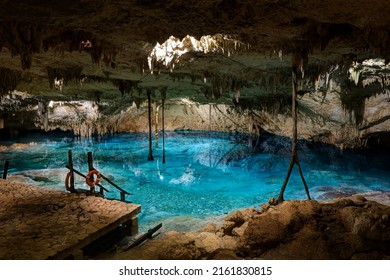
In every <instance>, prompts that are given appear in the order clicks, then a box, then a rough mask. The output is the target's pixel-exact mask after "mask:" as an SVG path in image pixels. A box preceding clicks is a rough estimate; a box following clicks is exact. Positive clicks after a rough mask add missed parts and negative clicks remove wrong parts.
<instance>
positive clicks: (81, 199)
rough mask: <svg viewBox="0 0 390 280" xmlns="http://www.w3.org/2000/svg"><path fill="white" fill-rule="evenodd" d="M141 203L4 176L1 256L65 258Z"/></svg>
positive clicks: (130, 217)
mask: <svg viewBox="0 0 390 280" xmlns="http://www.w3.org/2000/svg"><path fill="white" fill-rule="evenodd" d="M140 211H141V206H140V205H135V204H128V203H124V202H120V201H114V200H107V199H103V198H100V197H94V196H86V195H85V194H71V193H67V192H64V191H57V190H52V189H47V188H42V187H35V186H30V185H26V184H21V183H16V182H11V181H8V180H3V179H0V259H8V260H13V259H26V260H33V259H64V258H67V257H68V256H70V255H75V254H77V253H78V252H80V250H81V249H82V248H84V247H85V246H86V245H88V244H90V243H91V242H92V241H95V240H96V239H98V238H99V237H101V236H103V235H105V234H106V233H108V232H110V231H112V230H113V229H115V228H117V227H118V226H119V225H122V224H129V225H132V226H133V227H134V228H133V229H132V230H133V233H136V232H137V230H138V228H137V227H138V224H137V214H139V213H140Z"/></svg>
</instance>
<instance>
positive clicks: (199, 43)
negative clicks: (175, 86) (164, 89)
mask: <svg viewBox="0 0 390 280" xmlns="http://www.w3.org/2000/svg"><path fill="white" fill-rule="evenodd" d="M243 48H244V49H248V48H249V44H244V43H243V42H241V41H239V40H236V39H233V38H231V37H230V36H228V35H223V34H216V35H205V36H202V37H201V38H200V39H199V40H197V39H195V38H194V37H193V36H190V35H187V36H186V37H184V38H183V39H182V40H180V39H178V38H176V37H174V36H171V37H169V38H168V40H166V41H165V42H164V43H162V44H159V43H157V44H156V45H155V46H154V48H153V50H152V51H151V52H150V54H149V56H148V65H149V69H150V71H151V73H153V72H154V71H155V70H156V69H159V66H161V65H163V66H165V67H166V68H167V69H169V70H171V71H173V69H174V68H175V65H177V64H178V63H179V62H180V58H181V57H182V56H183V55H184V54H186V53H190V52H194V53H204V54H207V53H222V54H226V55H227V56H230V55H231V54H232V53H234V52H236V51H238V50H240V49H243Z"/></svg>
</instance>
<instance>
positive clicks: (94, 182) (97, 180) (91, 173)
mask: <svg viewBox="0 0 390 280" xmlns="http://www.w3.org/2000/svg"><path fill="white" fill-rule="evenodd" d="M93 175H96V180H95V181H92V180H91V178H93ZM101 177H102V174H100V172H99V171H97V170H96V169H92V170H91V171H89V172H88V174H87V176H86V177H85V182H86V183H87V185H88V186H90V187H91V189H92V188H93V187H95V186H96V185H97V184H99V182H100V178H101Z"/></svg>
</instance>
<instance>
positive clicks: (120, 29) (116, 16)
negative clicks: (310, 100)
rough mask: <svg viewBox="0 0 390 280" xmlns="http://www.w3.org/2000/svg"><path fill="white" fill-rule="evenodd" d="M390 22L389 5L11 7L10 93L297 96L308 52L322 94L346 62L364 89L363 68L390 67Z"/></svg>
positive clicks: (148, 1)
mask: <svg viewBox="0 0 390 280" xmlns="http://www.w3.org/2000/svg"><path fill="white" fill-rule="evenodd" d="M389 14H390V2H389V1H388V0H372V1H365V0H344V1H339V0H318V1H317V0H310V1H309V0H294V1H287V0H259V1H250V0H208V1H197V0H196V1H195V0H171V1H169V0H133V1H129V0H113V1H108V0H107V1H105V0H78V1H64V0H57V1H51V0H46V1H39V0H24V1H3V0H1V1H0V85H1V87H0V95H1V94H5V93H7V92H9V91H12V90H14V89H17V90H19V91H27V92H28V93H30V94H33V95H37V96H42V97H45V96H47V97H50V98H51V99H53V98H56V99H58V100H61V99H64V98H75V97H82V96H89V97H91V96H99V95H100V94H102V93H103V92H104V93H111V94H121V93H122V94H127V93H130V94H132V95H134V96H135V98H136V97H138V98H145V92H146V91H148V90H149V91H155V90H159V91H160V92H166V94H167V98H170V99H174V98H180V97H186V98H189V99H192V100H194V101H197V102H200V103H210V102H216V103H230V104H231V103H232V100H233V102H234V96H236V97H237V94H239V95H240V96H241V98H248V99H249V100H252V99H254V98H257V97H258V96H260V95H262V94H275V93H281V94H285V93H286V94H287V93H289V92H290V88H291V86H290V84H291V82H290V71H291V64H292V57H293V54H294V53H297V52H298V53H300V54H301V57H303V58H304V59H302V61H301V63H302V66H303V68H304V71H305V72H304V73H305V83H304V84H303V86H302V90H312V88H313V86H314V84H315V83H314V81H315V79H316V78H317V77H318V75H319V74H321V73H328V74H329V73H331V71H332V69H333V70H334V69H335V68H334V67H335V65H337V67H338V69H339V71H340V73H343V74H344V75H345V77H348V76H347V75H350V76H352V80H353V77H356V74H355V76H353V75H351V73H348V69H350V68H349V67H351V65H352V66H354V67H355V68H358V67H359V65H363V64H362V63H363V61H364V60H366V59H370V58H382V59H383V60H384V65H388V64H387V63H388V60H389V58H390V52H389V49H390V48H389V47H390V36H389V33H390V16H389ZM171 36H173V37H171ZM202 36H203V37H202ZM169 38H170V40H169V41H167V40H168V39H169ZM164 42H165V43H164ZM157 43H158V44H159V45H157V47H156V44H157ZM164 49H165V51H168V55H167V53H164V54H161V53H160V54H158V52H159V51H161V52H163V50H164ZM169 51H170V52H169ZM181 54H183V55H182V56H179V55H181ZM306 58H307V60H306ZM382 64H383V63H382ZM361 69H362V68H360V70H361ZM357 71H359V69H358V70H357ZM381 71H384V73H382V74H383V75H382V77H386V79H387V78H388V77H389V73H388V70H383V69H382V70H381ZM360 72H361V71H360ZM382 84H383V85H385V84H386V85H387V87H388V86H389V83H388V82H384V81H382ZM232 97H233V98H232Z"/></svg>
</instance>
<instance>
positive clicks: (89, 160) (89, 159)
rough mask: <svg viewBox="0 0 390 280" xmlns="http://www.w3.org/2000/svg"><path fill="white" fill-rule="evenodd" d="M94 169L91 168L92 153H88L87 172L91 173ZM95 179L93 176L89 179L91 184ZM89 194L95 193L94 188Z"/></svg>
mask: <svg viewBox="0 0 390 280" xmlns="http://www.w3.org/2000/svg"><path fill="white" fill-rule="evenodd" d="M93 169H95V168H94V167H93V158H92V152H88V171H91V170H93ZM94 179H95V178H93V176H92V177H91V178H90V180H91V182H92V181H94ZM91 192H92V193H95V188H91Z"/></svg>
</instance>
